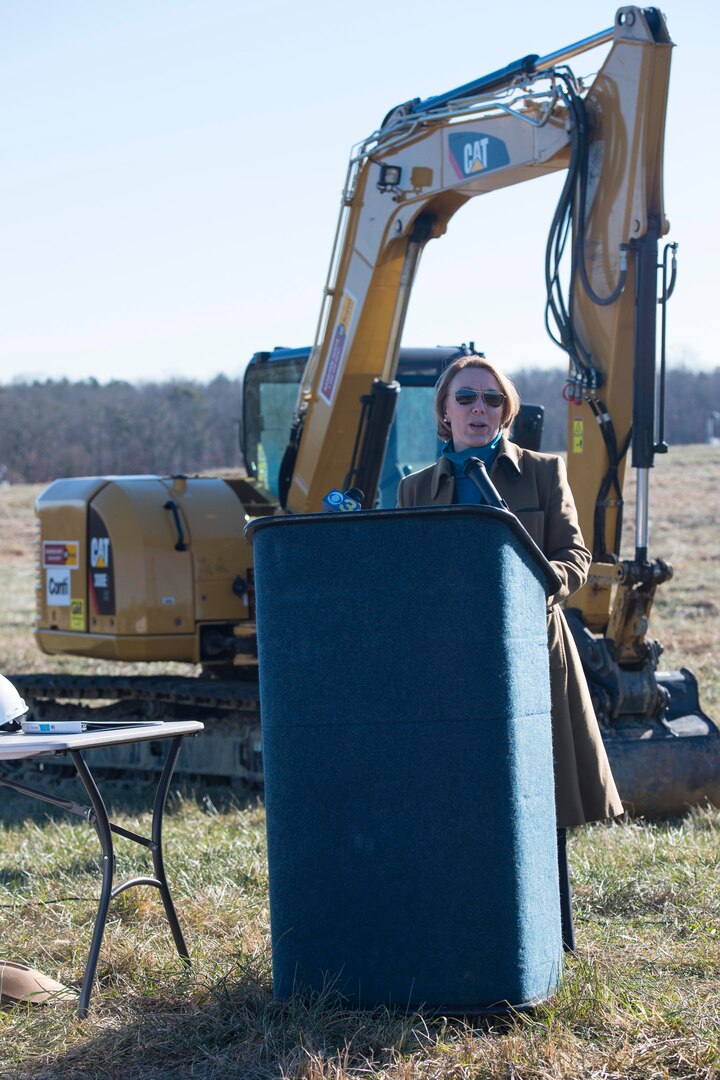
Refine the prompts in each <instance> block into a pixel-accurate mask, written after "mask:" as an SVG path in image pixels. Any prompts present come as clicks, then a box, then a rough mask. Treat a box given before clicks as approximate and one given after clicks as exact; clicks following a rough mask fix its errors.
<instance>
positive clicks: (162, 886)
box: [150, 735, 190, 964]
mask: <svg viewBox="0 0 720 1080" xmlns="http://www.w3.org/2000/svg"><path fill="white" fill-rule="evenodd" d="M182 740H183V736H182V735H177V736H176V737H175V738H174V739H173V740H172V742H171V744H170V748H169V750H168V754H167V757H166V759H165V765H164V766H163V771H162V774H161V776H160V780H159V782H158V786H157V791H156V792H155V802H154V805H153V817H152V848H151V849H150V850H151V853H152V860H153V867H154V870H155V877H156V878H157V879H158V888H159V890H160V895H161V897H162V902H163V906H164V908H165V914H166V916H167V920H168V922H169V923H170V929H171V931H172V936H173V940H174V941H175V946H176V948H177V951H178V952H179V954H180V956H181V957H182V959H183V960H184V961H185V963H186V964H189V963H190V954H189V952H188V948H187V945H186V944H185V938H184V937H183V932H182V930H181V928H180V923H179V922H178V917H177V914H176V912H175V905H174V904H173V901H172V897H171V896H170V888H169V886H168V881H167V875H166V873H165V860H164V858H163V849H162V827H163V814H164V813H165V803H166V801H167V797H168V791H169V789H170V780H171V778H172V774H173V769H174V768H175V762H176V761H177V756H178V754H179V753H180V747H181V745H182Z"/></svg>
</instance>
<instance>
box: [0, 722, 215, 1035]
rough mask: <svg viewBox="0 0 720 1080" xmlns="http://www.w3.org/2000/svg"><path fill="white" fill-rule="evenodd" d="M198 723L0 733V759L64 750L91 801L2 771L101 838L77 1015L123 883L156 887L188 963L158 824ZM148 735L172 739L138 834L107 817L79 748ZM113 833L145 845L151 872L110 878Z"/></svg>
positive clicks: (82, 1011) (1, 781) (84, 1007)
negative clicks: (148, 825) (147, 823)
mask: <svg viewBox="0 0 720 1080" xmlns="http://www.w3.org/2000/svg"><path fill="white" fill-rule="evenodd" d="M202 729H203V724H201V723H200V722H199V721H196V720H187V721H175V722H172V723H167V724H153V725H152V726H150V725H148V726H145V727H141V726H137V727H133V726H127V727H118V728H116V729H113V730H108V729H104V730H102V731H87V732H83V733H82V734H78V735H44V734H43V735H34V734H33V735H26V734H23V733H20V732H18V733H13V734H10V735H8V734H3V735H0V761H16V760H20V759H22V758H36V757H47V756H49V755H56V754H68V755H69V756H70V758H71V759H72V762H73V764H74V766H75V769H76V771H77V774H78V776H79V777H80V779H81V781H82V783H83V785H84V787H85V790H86V791H87V794H88V798H89V799H90V803H91V805H90V806H83V805H81V804H80V803H76V802H73V801H72V800H70V799H61V798H59V797H58V796H56V795H53V794H51V793H49V792H46V791H42V790H40V789H38V788H34V787H29V786H28V785H27V784H22V783H20V782H19V781H17V780H11V779H10V778H9V777H5V776H0V786H2V787H8V788H12V789H14V790H15V791H19V792H21V793H22V794H23V795H29V796H30V797H31V798H34V799H40V800H41V801H43V802H48V803H51V804H52V805H53V806H59V807H61V808H62V809H63V810H66V811H67V812H68V813H71V814H79V815H80V816H82V817H84V818H86V820H87V821H89V822H90V823H91V824H92V825H93V826H94V827H95V830H96V832H97V834H98V837H99V840H100V845H101V847H102V854H103V865H102V888H101V892H100V903H99V906H98V911H97V915H96V916H95V927H94V929H93V936H92V941H91V944H90V952H89V954H88V960H87V965H86V967H85V975H84V977H83V982H82V988H81V990H80V999H79V1002H78V1016H80V1017H84V1016H87V1011H88V1004H89V1001H90V994H91V993H92V987H93V981H94V978H95V971H96V968H97V962H98V956H99V953H100V945H101V944H102V938H103V933H104V931H105V924H106V922H107V916H108V909H109V907H110V901H111V900H112V899H113V898H114V897H115V896H118V895H119V894H120V893H121V892H124V891H125V889H129V888H131V887H133V886H135V885H151V886H153V887H154V888H156V889H159V891H160V896H161V897H162V902H163V906H164V908H165V914H166V916H167V920H168V923H169V924H170V929H171V931H172V935H173V939H174V941H175V946H176V948H177V951H178V953H179V954H180V956H181V957H182V959H183V960H184V961H185V963H187V964H189V963H190V957H189V954H188V950H187V946H186V944H185V939H184V937H183V934H182V930H181V929H180V923H179V922H178V917H177V914H176V912H175V906H174V904H173V901H172V897H171V896H170V889H169V887H168V881H167V876H166V873H165V863H164V859H163V851H162V826H163V814H164V811H165V803H166V800H167V796H168V791H169V788H170V780H171V778H172V774H173V770H174V768H175V762H176V761H177V757H178V754H179V753H180V747H181V745H182V741H183V739H184V738H186V737H187V736H188V735H196V734H197V733H198V732H199V731H202ZM148 739H153V740H158V739H170V740H171V742H170V746H169V748H168V752H167V757H166V759H165V764H164V766H163V769H162V772H161V774H160V778H159V780H158V783H157V788H156V790H155V799H154V804H153V814H152V830H151V835H150V836H149V837H146V836H140V835H139V834H138V833H135V832H132V831H130V830H129V829H124V828H122V827H121V826H120V825H115V824H114V823H113V822H111V821H110V819H109V818H108V813H107V810H106V808H105V803H104V802H103V799H102V796H101V794H100V791H99V789H98V785H97V783H96V781H95V778H94V777H93V775H92V773H91V772H90V769H89V767H88V764H87V762H86V761H85V759H84V757H83V752H84V751H86V750H92V749H94V748H97V747H99V746H103V747H107V746H113V745H119V744H121V743H133V742H144V741H146V740H148ZM113 833H116V834H117V835H118V836H124V837H125V838H126V839H128V840H132V841H133V842H134V843H136V844H140V845H142V846H143V847H146V848H148V849H149V851H150V854H151V855H152V860H153V869H154V871H155V876H154V877H134V878H129V879H128V880H127V881H122V882H119V883H118V884H117V885H115V884H114V873H115V857H114V852H113V840H112V834H113Z"/></svg>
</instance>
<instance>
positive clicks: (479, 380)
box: [398, 354, 623, 944]
mask: <svg viewBox="0 0 720 1080" xmlns="http://www.w3.org/2000/svg"><path fill="white" fill-rule="evenodd" d="M519 408H520V398H519V396H518V393H517V390H516V389H515V387H514V386H513V384H512V382H511V381H510V380H509V379H508V378H507V376H505V375H503V374H502V373H501V372H500V371H498V369H497V368H496V367H495V366H494V365H493V364H491V363H489V362H488V361H487V360H486V359H485V358H484V357H482V356H479V355H477V354H471V355H467V356H461V357H459V358H458V359H457V360H455V361H454V362H453V363H452V364H451V365H450V366H449V367H448V368H447V370H446V371H445V372H444V373H443V374H442V376H441V377H440V379H439V381H438V384H437V386H436V388H435V416H436V420H437V431H438V435H439V437H440V438H441V439H443V440H444V441H445V445H444V446H443V449H442V453H441V455H440V458H439V460H438V461H437V462H436V463H435V465H431V466H429V467H428V468H426V469H422V470H420V471H419V472H416V473H411V474H410V475H409V476H406V477H405V478H404V479H403V480H401V481H400V487H399V489H398V506H400V507H407V506H443V505H448V504H450V503H461V504H463V503H464V504H473V503H475V504H479V503H480V502H481V495H480V492H479V491H478V489H477V488H476V487H475V485H474V483H473V482H472V481H471V480H470V479H469V478H467V477H466V476H465V473H464V466H465V463H466V461H467V459H468V458H469V457H477V458H480V459H481V461H483V462H484V464H485V467H486V469H487V471H488V473H489V475H490V478H491V480H492V482H493V484H494V485H495V487H496V488H497V490H498V492H499V494H500V495H501V497H502V498H503V499H504V500H505V503H506V504H507V506H508V508H509V509H510V510H511V511H512V512H513V514H515V516H516V517H517V518H518V520H519V521H520V522H521V523H522V525H524V526H525V528H526V529H527V531H528V533H529V534H530V536H531V537H532V538H533V540H534V541H535V543H536V544H537V545H538V547H539V548H540V550H541V551H542V552H543V553H544V555H545V557H546V558H547V559H548V560H549V562H550V563H552V566H553V568H554V570H555V571H556V573H557V575H558V577H559V578H560V580H561V582H562V586H561V588H560V589H559V590H558V591H557V592H556V593H555V594H554V595H553V596H550V597H549V598H548V646H549V650H550V692H551V701H552V735H553V757H554V763H555V803H556V809H557V824H558V829H559V832H560V846H561V855H562V854H563V848H564V830H565V828H567V827H570V826H574V825H584V824H585V823H586V822H589V821H599V820H603V819H605V818H612V817H617V816H618V815H620V814H622V813H623V807H622V803H621V801H620V796H619V795H618V792H617V788H616V787H615V781H614V780H613V777H612V773H611V771H610V765H609V763H608V759H607V755H606V753H605V748H604V746H603V743H602V739H601V737H600V729H599V727H598V722H597V719H596V717H595V713H594V711H593V707H592V701H591V699H590V693H589V690H588V687H587V683H586V681H585V675H584V673H583V670H582V664H581V662H580V657H579V655H578V652H577V649H576V647H575V643H574V641H573V638H572V634H571V633H570V630H569V628H568V625H567V622H566V621H565V616H564V615H563V612H562V608H561V606H560V605H561V602H562V601H564V600H567V599H568V597H570V596H572V594H573V593H574V592H576V591H577V590H578V589H579V588H580V587H581V586H582V585H584V584H585V581H586V579H587V573H588V569H589V567H590V561H591V555H590V552H589V551H588V550H587V548H586V547H585V544H584V542H583V538H582V534H581V532H580V526H579V524H578V518H577V511H576V509H575V503H574V501H573V496H572V492H571V490H570V486H569V484H568V480H567V472H566V468H565V462H564V461H563V459H562V458H561V457H558V456H557V455H555V454H539V453H535V452H533V451H531V450H524V449H522V448H521V447H519V446H517V445H516V444H515V443H512V442H510V440H509V439H508V437H507V432H508V430H509V428H510V425H511V424H512V421H513V420H514V418H515V416H516V415H517V412H518V409H519ZM568 936H570V932H568V933H564V938H565V940H566V944H567V938H568Z"/></svg>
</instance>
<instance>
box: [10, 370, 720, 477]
mask: <svg viewBox="0 0 720 1080" xmlns="http://www.w3.org/2000/svg"><path fill="white" fill-rule="evenodd" d="M513 377H514V379H515V382H516V385H517V387H518V390H519V392H520V396H521V398H522V400H523V401H526V402H532V403H534V404H538V405H543V406H544V407H545V422H544V431H543V449H545V450H548V451H559V450H564V449H565V442H566V434H565V423H566V415H567V407H566V405H565V402H564V400H563V397H562V392H563V388H564V386H565V382H566V376H565V372H564V371H563V370H562V369H559V368H558V369H553V370H539V369H523V370H521V371H518V372H515V373H514V376H513ZM713 413H720V368H716V369H715V370H714V371H708V372H702V371H690V370H689V369H686V368H674V369H672V370H670V371H669V372H668V375H667V390H666V431H665V435H666V439H667V441H668V442H669V443H670V444H671V445H673V444H675V445H684V444H688V443H699V442H705V441H706V438H707V434H708V429H709V424H712V423H713V419H712V416H713ZM429 422H430V423H432V420H429ZM241 428H242V380H240V379H228V378H226V377H225V376H222V375H220V376H218V377H217V378H215V379H213V380H212V382H210V383H207V384H202V383H199V382H186V381H171V382H164V383H156V382H148V383H140V384H134V383H128V382H122V381H114V382H110V383H107V384H100V383H98V382H97V381H96V380H94V379H88V380H84V381H81V382H69V381H68V380H67V379H63V380H47V381H44V382H33V383H13V384H11V385H7V386H0V471H1V472H2V474H3V476H4V478H5V480H7V481H9V482H10V483H28V484H33V483H48V482H49V481H50V480H53V479H55V478H56V477H59V476H96V475H104V474H114V475H117V474H130V475H138V474H144V473H151V474H160V475H168V474H169V475H173V474H177V473H195V472H204V471H208V470H212V469H219V468H234V467H237V466H240V465H242V455H241V452H240V435H241ZM715 434H716V435H717V436H718V437H720V416H718V417H717V420H716V421H715Z"/></svg>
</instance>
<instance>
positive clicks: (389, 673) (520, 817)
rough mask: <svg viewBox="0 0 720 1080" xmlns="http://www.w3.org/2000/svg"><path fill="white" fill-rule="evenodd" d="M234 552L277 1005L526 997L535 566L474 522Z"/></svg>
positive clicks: (537, 937) (545, 985)
mask: <svg viewBox="0 0 720 1080" xmlns="http://www.w3.org/2000/svg"><path fill="white" fill-rule="evenodd" d="M246 533H247V534H248V535H249V536H250V538H251V539H252V541H253V546H254V561H255V588H256V598H257V624H258V642H259V665H260V695H261V713H262V724H263V753H264V762H265V794H266V808H267V833H268V859H269V877H270V918H271V931H272V946H273V980H274V987H275V994H276V996H277V997H278V998H285V997H287V996H288V995H290V994H292V993H295V992H300V993H305V992H312V991H319V990H324V989H332V990H335V991H337V992H338V993H339V994H340V995H341V996H342V997H343V998H344V999H345V1002H346V1003H347V1004H349V1005H350V1006H355V1007H363V1008H364V1007H375V1006H377V1005H380V1004H383V1005H388V1006H391V1007H396V1008H401V1009H406V1010H416V1009H420V1008H424V1009H427V1010H432V1011H443V1012H449V1013H456V1014H471V1013H483V1012H499V1011H502V1010H503V1009H506V1008H509V1007H513V1008H522V1007H526V1006H529V1005H531V1004H533V1003H537V1002H539V1001H541V1000H543V999H546V998H547V997H548V996H550V995H551V994H552V992H553V991H554V990H555V989H556V988H557V986H558V984H559V980H560V978H561V971H562V940H561V926H560V905H559V894H558V865H557V846H556V827H555V808H554V786H553V763H552V745H551V726H550V686H549V674H548V649H547V621H546V594H548V593H552V592H554V591H555V590H556V588H557V587H558V585H557V580H556V579H555V577H554V571H553V570H552V568H551V567H550V565H549V563H548V562H547V561H546V560H545V558H544V556H543V555H542V554H541V553H540V551H539V549H538V548H537V547H536V546H535V545H534V544H533V542H532V540H530V538H529V537H528V535H527V533H525V531H524V529H522V527H521V526H520V525H519V523H518V522H517V520H516V519H515V518H514V517H513V515H512V514H510V513H508V512H507V511H503V510H496V509H493V508H489V507H470V506H468V507H465V506H456V507H444V508H416V509H411V510H389V511H382V510H380V511H363V512H361V513H349V514H311V515H302V516H297V517H279V518H264V519H259V520H257V521H255V522H253V523H252V524H251V525H250V526H248V528H247V529H246Z"/></svg>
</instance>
